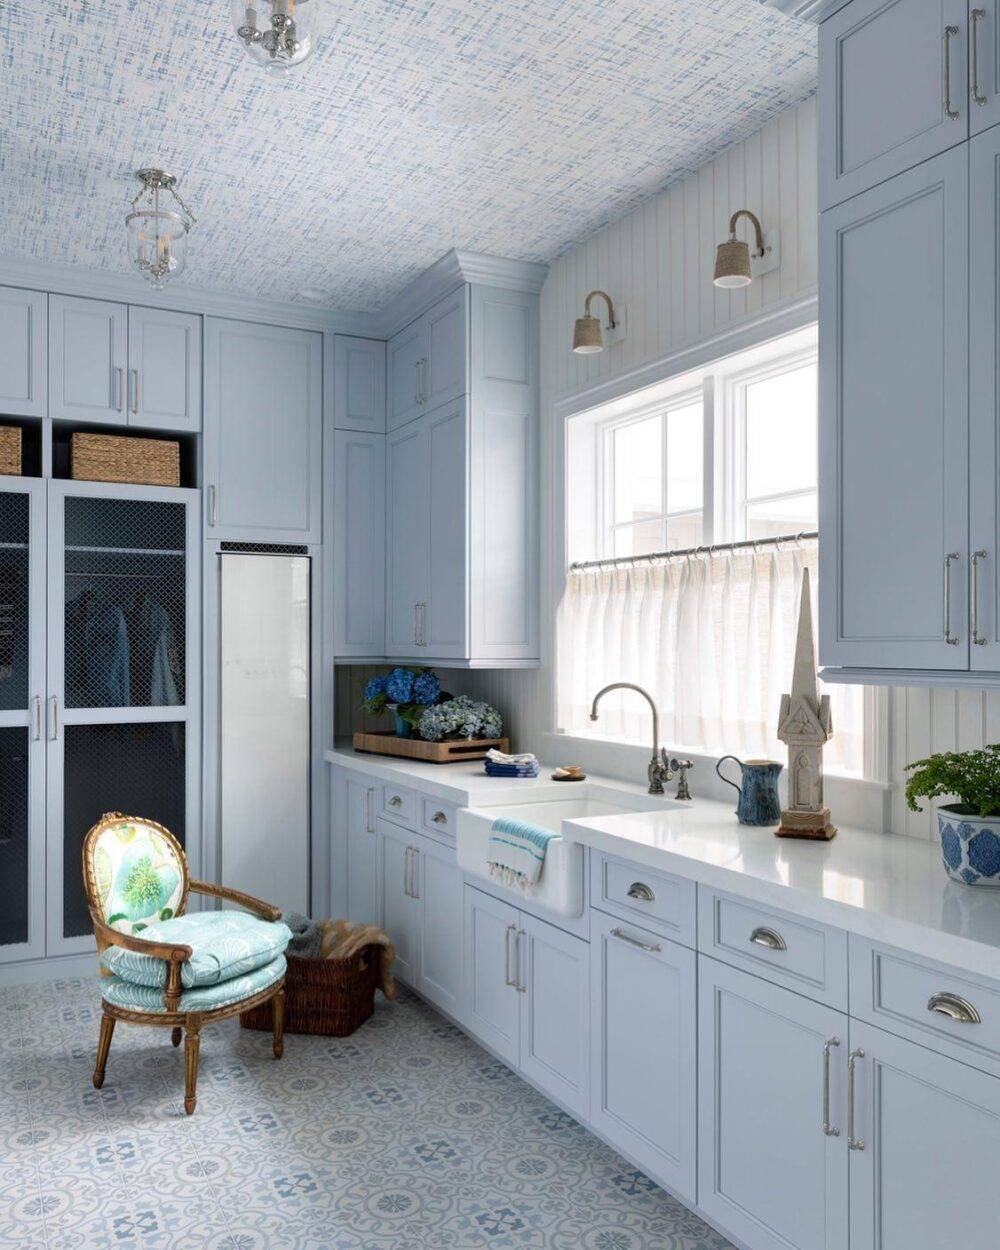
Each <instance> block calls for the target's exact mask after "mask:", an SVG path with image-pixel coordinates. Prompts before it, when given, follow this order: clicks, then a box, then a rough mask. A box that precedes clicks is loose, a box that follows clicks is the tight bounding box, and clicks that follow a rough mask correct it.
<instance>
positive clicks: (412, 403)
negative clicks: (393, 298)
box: [387, 286, 469, 430]
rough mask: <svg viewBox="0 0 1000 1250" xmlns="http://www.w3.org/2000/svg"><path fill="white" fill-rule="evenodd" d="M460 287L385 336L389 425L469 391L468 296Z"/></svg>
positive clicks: (465, 288)
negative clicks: (415, 318)
mask: <svg viewBox="0 0 1000 1250" xmlns="http://www.w3.org/2000/svg"><path fill="white" fill-rule="evenodd" d="M468 292H469V288H468V287H467V286H461V287H459V288H458V289H457V290H456V291H453V292H452V293H451V294H450V295H448V296H446V297H445V298H444V299H442V300H440V301H439V302H438V303H437V304H435V305H434V306H433V308H430V309H428V311H427V312H425V313H424V315H423V316H422V317H418V318H417V320H416V321H413V322H411V323H410V325H408V326H406V327H405V329H403V330H400V332H399V333H398V334H397V335H395V336H394V337H393V338H391V339H390V340H389V344H388V349H387V362H388V363H387V373H388V389H389V429H390V430H396V429H399V427H400V426H402V425H406V424H407V423H408V422H409V421H413V420H415V419H416V418H417V417H419V416H420V415H421V413H424V412H432V411H433V410H434V409H435V408H439V407H440V406H441V405H442V404H447V403H450V402H451V401H452V400H455V399H457V398H458V397H459V396H460V395H464V394H465V393H466V392H467V391H468V389H469V378H468V355H469V352H468V298H469V295H468Z"/></svg>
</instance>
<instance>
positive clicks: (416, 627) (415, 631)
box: [413, 603, 420, 647]
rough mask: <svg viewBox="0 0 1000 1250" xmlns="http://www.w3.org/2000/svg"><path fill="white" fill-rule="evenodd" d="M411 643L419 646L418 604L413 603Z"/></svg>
mask: <svg viewBox="0 0 1000 1250" xmlns="http://www.w3.org/2000/svg"><path fill="white" fill-rule="evenodd" d="M413 645H414V646H415V647H419V646H420V604H419V603H415V604H414V605H413Z"/></svg>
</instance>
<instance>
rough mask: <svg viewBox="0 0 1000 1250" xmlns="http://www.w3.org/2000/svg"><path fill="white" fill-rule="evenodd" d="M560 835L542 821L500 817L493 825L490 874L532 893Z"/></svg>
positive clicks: (509, 884) (502, 881)
mask: <svg viewBox="0 0 1000 1250" xmlns="http://www.w3.org/2000/svg"><path fill="white" fill-rule="evenodd" d="M558 837H559V834H557V833H551V832H550V831H549V830H548V829H542V828H540V827H539V826H538V825H529V824H528V823H527V822H526V821H523V820H509V819H508V818H507V817H505V816H500V817H498V818H497V819H496V820H495V821H494V822H493V825H492V827H491V829H490V850H489V856H490V857H489V860H488V863H489V869H490V876H491V877H495V878H496V879H497V880H498V881H500V882H501V883H502V884H503V885H506V886H509V887H510V888H511V889H517V890H522V891H523V892H524V893H525V894H530V893H531V892H532V890H533V888H534V886H535V885H536V883H537V881H538V878H539V877H540V876H541V875H542V868H543V867H544V866H545V853H546V851H547V850H548V847H549V843H550V842H551V841H552V839H553V838H558Z"/></svg>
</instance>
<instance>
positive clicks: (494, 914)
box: [463, 886, 590, 1118]
mask: <svg viewBox="0 0 1000 1250" xmlns="http://www.w3.org/2000/svg"><path fill="white" fill-rule="evenodd" d="M464 945H465V952H466V968H465V1004H464V1013H463V1021H464V1023H465V1024H466V1026H467V1027H468V1029H469V1030H470V1032H472V1033H473V1034H474V1035H475V1036H476V1037H478V1038H480V1039H481V1040H482V1041H483V1042H484V1043H485V1044H486V1045H487V1046H489V1047H490V1048H491V1049H492V1050H494V1051H495V1052H496V1053H497V1054H499V1055H500V1056H502V1057H503V1058H504V1059H506V1060H507V1061H508V1063H510V1064H511V1065H512V1066H514V1067H517V1068H519V1069H520V1071H521V1072H523V1073H524V1075H525V1076H526V1077H528V1078H529V1079H530V1080H531V1081H533V1082H534V1083H535V1084H536V1085H537V1086H538V1087H539V1089H542V1090H544V1091H545V1092H546V1093H548V1094H550V1095H551V1096H552V1097H553V1098H556V1099H558V1100H559V1102H561V1103H562V1104H563V1105H564V1106H566V1107H568V1108H569V1109H570V1110H571V1111H573V1112H575V1113H576V1114H577V1115H579V1116H581V1117H582V1118H586V1116H587V1113H588V1107H589V1101H590V1098H589V1093H590V1091H589V1082H590V1010H589V987H590V975H589V968H590V947H589V945H588V943H587V942H584V941H582V940H581V939H580V938H577V937H573V936H572V935H571V934H569V933H564V932H563V930H562V929H559V928H557V927H556V926H555V925H551V924H547V923H546V922H545V921H543V920H538V919H536V918H535V917H533V916H529V915H527V913H525V912H522V911H519V910H518V909H517V908H515V907H511V906H510V905H509V904H507V903H502V902H500V901H499V900H497V899H494V898H492V897H490V895H488V894H484V893H483V892H482V891H481V890H476V889H474V888H473V887H471V886H466V887H465V941H464Z"/></svg>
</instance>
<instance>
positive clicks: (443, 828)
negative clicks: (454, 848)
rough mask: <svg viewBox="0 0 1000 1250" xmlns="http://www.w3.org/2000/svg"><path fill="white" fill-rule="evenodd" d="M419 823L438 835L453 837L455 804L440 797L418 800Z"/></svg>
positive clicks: (429, 831)
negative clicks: (419, 809)
mask: <svg viewBox="0 0 1000 1250" xmlns="http://www.w3.org/2000/svg"><path fill="white" fill-rule="evenodd" d="M420 808H421V811H420V824H421V827H422V828H424V829H426V830H427V832H428V833H433V834H436V835H437V836H438V837H446V838H454V837H455V806H454V804H453V803H445V802H443V801H442V800H441V799H421V800H420Z"/></svg>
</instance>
